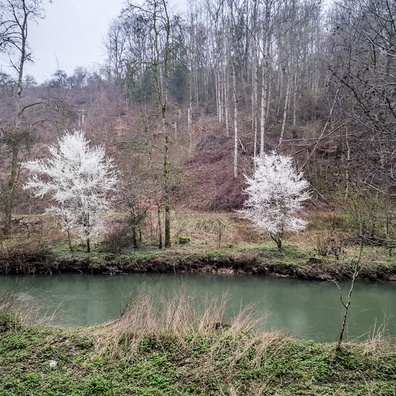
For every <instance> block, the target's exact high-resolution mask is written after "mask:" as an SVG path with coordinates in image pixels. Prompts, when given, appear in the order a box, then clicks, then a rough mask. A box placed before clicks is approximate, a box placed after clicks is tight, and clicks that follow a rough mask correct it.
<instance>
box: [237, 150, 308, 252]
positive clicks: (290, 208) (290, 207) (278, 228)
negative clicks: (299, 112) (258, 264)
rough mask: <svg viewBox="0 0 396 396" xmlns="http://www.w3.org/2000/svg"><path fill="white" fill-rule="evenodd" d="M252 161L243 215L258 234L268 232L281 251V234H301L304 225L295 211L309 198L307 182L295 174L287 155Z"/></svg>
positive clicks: (273, 153) (271, 155)
mask: <svg viewBox="0 0 396 396" xmlns="http://www.w3.org/2000/svg"><path fill="white" fill-rule="evenodd" d="M254 161H255V165H256V166H255V172H254V174H253V176H252V177H246V182H247V184H248V187H247V188H246V189H245V192H246V194H247V195H248V198H247V200H246V201H245V202H244V207H243V210H242V213H243V214H244V216H245V217H246V218H247V219H249V220H250V221H252V223H253V224H254V225H255V227H256V228H257V229H258V230H259V231H260V232H262V231H266V232H268V233H269V234H270V236H271V238H272V239H273V240H274V241H275V243H276V244H277V246H278V248H279V249H281V248H282V239H283V236H284V232H286V231H294V232H295V231H300V230H303V229H304V228H305V227H306V225H307V222H306V221H305V220H303V219H301V218H300V217H298V212H299V211H300V210H301V209H302V204H303V202H304V201H306V200H307V199H309V196H310V195H309V192H308V191H307V189H308V187H309V183H308V182H307V181H306V180H304V178H303V173H302V172H297V171H296V169H295V167H294V165H293V160H292V157H290V156H285V155H280V154H277V153H276V152H272V153H271V154H265V155H264V156H263V157H259V158H255V159H254Z"/></svg>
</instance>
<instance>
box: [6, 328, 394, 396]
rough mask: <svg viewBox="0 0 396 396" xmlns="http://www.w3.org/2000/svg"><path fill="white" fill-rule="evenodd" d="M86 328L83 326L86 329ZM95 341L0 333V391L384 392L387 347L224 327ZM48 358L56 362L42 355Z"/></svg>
mask: <svg viewBox="0 0 396 396" xmlns="http://www.w3.org/2000/svg"><path fill="white" fill-rule="evenodd" d="M90 332H91V334H90ZM116 341H117V344H118V348H117V353H116V354H114V350H113V348H114V346H110V344H108V345H107V348H103V340H99V339H98V332H97V330H95V331H93V330H87V329H85V330H80V331H70V330H69V331H66V330H59V329H50V328H38V327H25V326H22V327H20V328H18V329H13V330H7V331H3V332H1V333H0V378H1V381H0V395H2V396H3V395H4V396H5V395H7V396H8V395H10V396H11V395H12V396H17V395H21V396H22V395H23V396H25V395H32V396H33V395H40V396H47V395H48V396H50V395H51V396H52V395H76V396H77V395H87V396H88V395H112V396H116V395H120V396H121V395H230V396H232V395H333V394H337V395H376V396H377V395H384V396H385V395H386V396H391V395H392V396H394V395H395V389H396V353H395V348H394V345H392V348H391V349H390V350H387V351H385V350H382V349H377V350H375V351H371V352H370V353H367V352H365V351H364V345H359V346H357V345H347V346H344V349H343V352H342V354H341V355H340V356H339V358H338V359H335V357H334V348H333V346H332V345H322V344H314V343H312V342H304V341H299V340H291V339H286V338H282V337H280V336H275V335H270V334H267V335H260V336H259V335H255V334H250V333H244V332H240V333H237V334H231V333H227V331H217V332H214V331H213V332H202V333H196V332H195V333H194V332H191V333H190V334H187V335H185V336H183V337H181V336H176V335H174V334H172V333H169V332H158V333H155V334H151V335H148V336H147V337H142V338H140V339H139V342H138V343H137V345H136V347H131V346H130V345H128V344H122V342H123V341H122V338H121V337H120V338H119V339H118V340H116ZM52 360H53V361H56V363H57V364H56V367H53V368H52V367H51V366H50V362H51V361H52Z"/></svg>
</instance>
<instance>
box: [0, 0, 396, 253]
mask: <svg viewBox="0 0 396 396" xmlns="http://www.w3.org/2000/svg"><path fill="white" fill-rule="evenodd" d="M0 4H1V7H0V9H1V11H0V52H1V55H2V57H4V58H5V59H7V60H8V62H9V65H10V66H11V69H10V68H7V69H5V70H3V72H2V73H1V74H0V90H1V94H0V101H1V105H0V130H1V136H0V139H1V140H0V144H1V146H0V161H1V168H0V169H1V170H0V183H1V184H0V194H1V213H2V228H3V233H4V234H5V235H9V234H11V233H12V224H13V223H12V219H14V218H17V217H20V216H23V215H27V214H33V213H41V212H43V209H44V207H45V202H44V201H40V200H35V199H32V198H31V197H30V195H29V193H28V192H27V191H24V190H23V189H22V185H23V183H24V181H25V180H26V174H25V172H24V171H23V169H21V163H22V162H24V161H27V160H31V159H34V158H45V157H47V156H48V150H47V149H46V148H47V146H48V145H49V144H54V143H55V142H56V141H57V139H58V138H59V137H60V136H62V134H63V133H64V131H65V130H69V131H70V130H74V129H77V130H78V129H82V130H84V132H85V133H86V136H87V137H88V138H89V139H90V140H91V142H92V143H93V144H103V145H105V147H106V153H107V155H109V156H111V157H113V158H114V159H115V163H116V165H117V168H118V170H119V172H120V175H121V177H120V178H121V179H122V181H123V183H122V185H120V187H119V190H120V194H119V198H118V201H117V206H116V209H117V210H118V211H121V212H122V211H125V212H127V213H129V214H130V216H131V224H132V228H134V227H135V226H136V225H138V224H139V221H140V220H141V218H143V217H144V214H145V211H146V210H147V208H156V209H158V212H159V214H160V216H159V219H160V218H163V222H164V227H165V233H164V245H165V246H169V245H170V229H169V228H170V219H171V211H172V210H174V209H175V208H188V209H194V210H202V211H233V210H235V209H240V208H241V205H242V203H243V201H244V199H245V196H244V194H243V189H244V188H245V187H246V184H245V177H244V175H245V174H248V175H249V174H251V172H252V170H253V165H254V162H253V158H254V157H257V156H262V155H263V154H264V153H270V152H271V151H273V150H276V151H277V152H279V153H282V154H287V155H291V156H293V158H294V161H295V164H296V165H297V168H298V170H300V171H303V172H304V174H305V177H306V179H307V180H308V181H309V183H310V185H311V190H312V195H311V200H310V201H309V204H308V206H309V210H310V211H313V212H315V211H316V212H320V211H323V210H333V211H335V212H347V213H349V214H350V215H351V216H352V217H353V218H354V219H355V220H356V235H357V237H358V238H359V239H360V241H364V242H370V243H375V244H382V245H392V244H393V243H394V238H395V235H393V231H392V228H393V224H394V222H395V218H394V213H395V210H394V204H393V200H394V194H395V192H396V190H395V186H396V184H395V182H396V180H395V179H396V176H395V174H394V169H393V167H394V160H395V156H396V145H395V143H396V142H395V137H396V3H395V2H394V1H393V0H357V1H353V2H352V1H349V0H339V1H336V2H334V3H333V4H331V5H329V4H328V3H325V2H324V1H322V0H198V1H194V2H191V5H190V8H189V11H188V13H187V14H183V15H181V14H178V13H176V12H175V11H174V10H173V7H172V3H171V2H169V3H168V2H167V1H166V0H146V1H145V2H144V3H143V4H142V5H140V6H138V5H134V2H132V1H129V0H128V1H126V3H125V7H124V8H123V9H122V10H121V11H120V14H119V17H118V18H117V19H115V20H114V21H112V23H111V25H110V26H109V29H108V33H107V36H106V41H105V45H106V50H107V57H106V59H103V66H102V68H101V69H100V70H97V71H96V72H92V71H87V70H86V69H84V68H82V67H81V68H77V69H76V70H75V72H74V73H73V74H72V75H67V74H66V73H65V72H64V71H62V70H56V71H54V74H53V76H52V78H51V79H49V80H48V81H46V82H44V83H41V84H37V83H36V82H35V79H34V76H29V75H26V73H25V66H26V64H27V63H28V62H30V61H31V60H32V59H34V48H30V47H29V35H28V33H29V29H28V27H29V25H30V24H31V23H35V22H34V20H38V21H39V18H40V16H42V15H43V10H42V7H43V4H42V2H41V1H40V0H11V1H3V0H2V1H0ZM10 70H12V71H10ZM162 215H163V217H162ZM134 237H136V235H135V236H134Z"/></svg>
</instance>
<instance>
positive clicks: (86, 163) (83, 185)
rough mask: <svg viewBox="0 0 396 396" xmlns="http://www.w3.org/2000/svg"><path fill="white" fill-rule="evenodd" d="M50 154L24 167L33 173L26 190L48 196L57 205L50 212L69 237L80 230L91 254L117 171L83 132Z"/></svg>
mask: <svg viewBox="0 0 396 396" xmlns="http://www.w3.org/2000/svg"><path fill="white" fill-rule="evenodd" d="M49 152H50V158H49V159H48V160H41V159H40V160H35V161H30V162H26V163H24V164H23V166H24V168H26V169H27V170H28V171H30V173H31V176H30V178H29V180H28V182H27V183H26V184H25V185H24V189H30V190H32V191H33V193H34V195H35V196H36V197H43V196H48V197H49V198H50V199H51V201H52V203H53V204H52V205H50V206H49V207H48V208H47V209H46V213H50V214H53V215H55V216H56V217H57V219H59V220H60V223H61V224H62V227H63V230H64V231H67V232H68V235H70V234H69V232H70V230H72V229H75V230H77V232H78V233H79V235H80V236H81V238H82V239H83V240H84V241H85V243H86V246H87V251H88V252H89V251H90V250H91V247H90V239H91V238H92V237H93V236H95V235H97V234H98V233H99V232H100V231H101V230H102V228H103V222H102V221H101V214H102V213H103V212H105V211H106V210H108V209H109V207H110V203H111V200H112V197H114V189H115V186H116V184H117V172H116V170H115V168H114V165H113V163H112V160H111V159H109V158H106V157H105V150H104V148H103V147H101V146H96V147H92V148H90V146H89V141H88V140H87V139H86V138H85V136H84V133H83V132H82V131H74V132H72V133H66V134H65V135H64V136H62V137H61V138H60V139H59V141H58V146H57V147H49ZM69 246H70V248H71V244H70V237H69Z"/></svg>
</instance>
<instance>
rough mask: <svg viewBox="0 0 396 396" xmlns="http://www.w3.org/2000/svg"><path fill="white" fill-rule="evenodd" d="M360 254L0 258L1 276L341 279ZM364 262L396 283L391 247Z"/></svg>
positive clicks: (369, 252) (368, 253)
mask: <svg viewBox="0 0 396 396" xmlns="http://www.w3.org/2000/svg"><path fill="white" fill-rule="evenodd" d="M358 254H359V253H358V251H357V250H356V249H355V250H353V249H350V250H349V251H347V252H345V253H344V254H343V255H342V257H338V258H335V257H322V256H319V255H317V254H313V253H312V252H311V251H309V250H307V249H302V248H299V247H296V246H285V247H284V248H283V250H281V251H279V250H278V249H276V248H275V247H268V246H263V247H238V246H231V247H228V248H224V249H201V250H199V249H193V248H189V247H180V246H179V247H176V248H172V249H167V250H159V249H156V248H151V249H148V248H146V249H142V250H137V251H134V252H131V253H128V254H110V253H99V252H92V253H85V252H83V251H75V252H73V253H72V252H68V251H60V252H54V251H44V252H43V251H41V252H40V251H38V252H30V253H25V252H17V253H14V254H3V255H2V257H0V274H3V275H6V274H47V275H48V274H59V273H73V272H74V273H92V274H108V275H117V274H124V273H214V274H249V275H261V276H272V277H290V278H297V279H306V280H337V281H341V280H348V279H350V278H351V277H352V274H353V271H354V268H355V265H356V262H357V260H358V259H357V257H358ZM359 264H360V266H361V270H360V272H359V276H358V279H360V280H370V281H379V280H380V281H396V260H395V259H394V258H393V257H392V256H389V255H388V254H386V252H385V251H381V250H379V249H373V248H366V249H365V250H364V253H363V255H362V257H361V258H360V262H359Z"/></svg>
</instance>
